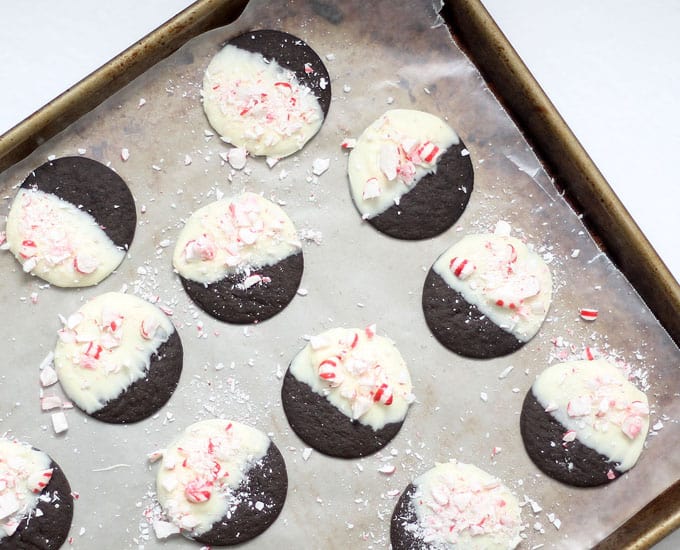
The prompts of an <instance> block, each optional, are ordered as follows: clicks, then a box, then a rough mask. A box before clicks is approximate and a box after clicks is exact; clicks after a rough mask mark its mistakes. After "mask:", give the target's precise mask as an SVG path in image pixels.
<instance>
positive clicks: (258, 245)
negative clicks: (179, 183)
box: [173, 193, 304, 324]
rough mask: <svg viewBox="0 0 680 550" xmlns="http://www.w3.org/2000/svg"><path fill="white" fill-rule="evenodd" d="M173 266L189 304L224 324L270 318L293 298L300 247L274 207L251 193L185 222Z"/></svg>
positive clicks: (290, 225)
mask: <svg viewBox="0 0 680 550" xmlns="http://www.w3.org/2000/svg"><path fill="white" fill-rule="evenodd" d="M173 265H174V267H175V269H176V270H177V273H178V274H179V276H180V279H181V281H182V285H183V286H184V289H185V290H186V292H187V294H188V295H189V296H190V297H191V299H192V300H193V301H194V302H195V303H196V304H197V305H198V306H199V307H200V308H201V309H203V310H204V311H205V312H207V313H209V314H210V315H212V316H213V317H215V318H217V319H219V320H221V321H225V322H228V323H237V324H248V323H257V322H259V321H264V320H265V319H269V318H270V317H273V316H274V315H276V314H277V313H279V312H280V311H281V310H282V309H283V308H285V307H286V306H287V305H288V304H289V303H290V301H291V300H292V299H293V298H294V297H295V293H296V292H297V289H298V287H299V285H300V280H301V279H302V271H303V267H304V262H303V259H302V245H301V243H300V240H299V239H298V237H297V233H296V230H295V226H294V225H293V222H292V221H291V220H290V218H289V217H288V216H287V215H286V213H285V212H284V211H283V210H282V209H281V207H279V206H278V205H276V204H274V203H272V202H271V201H268V200H266V199H264V198H262V197H261V196H260V195H257V194H255V193H244V194H242V195H239V196H238V197H235V198H232V199H221V200H219V201H215V202H213V203H211V204H208V205H206V206H204V207H202V208H200V209H199V210H197V211H196V212H194V213H193V214H192V215H191V217H190V218H189V219H188V220H187V222H186V224H185V226H184V228H182V231H181V232H180V234H179V237H178V238H177V244H176V246H175V251H174V255H173Z"/></svg>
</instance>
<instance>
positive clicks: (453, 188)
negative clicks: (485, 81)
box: [366, 141, 474, 240]
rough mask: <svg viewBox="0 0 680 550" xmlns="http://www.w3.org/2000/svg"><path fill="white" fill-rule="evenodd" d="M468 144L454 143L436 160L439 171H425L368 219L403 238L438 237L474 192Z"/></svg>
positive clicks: (393, 234) (380, 229) (462, 209)
mask: <svg viewBox="0 0 680 550" xmlns="http://www.w3.org/2000/svg"><path fill="white" fill-rule="evenodd" d="M464 149H465V145H464V144H463V142H462V141H460V142H459V143H458V144H457V145H452V146H451V147H449V149H447V150H446V151H445V152H444V154H442V156H441V157H440V158H439V160H438V161H437V170H436V172H434V173H432V174H426V175H425V176H423V178H422V179H421V180H420V181H419V182H418V184H417V185H415V186H414V187H413V189H411V190H410V191H409V192H408V193H406V194H405V195H402V196H401V198H400V199H399V204H395V205H393V206H391V207H390V208H388V209H387V210H385V212H382V213H381V214H378V215H377V216H375V217H373V218H369V219H368V220H366V221H367V222H368V223H370V224H371V225H372V226H373V227H375V228H376V229H377V230H378V231H380V232H382V233H385V234H386V235H389V236H390V237H394V238H396V239H404V240H421V239H429V238H432V237H436V236H437V235H439V234H441V233H443V232H444V231H446V230H447V229H449V228H450V227H451V226H452V225H453V224H454V223H456V221H458V218H460V216H461V215H462V214H463V212H464V211H465V207H466V206H467V204H468V201H469V200H470V195H471V194H472V186H473V183H474V174H473V170H472V161H471V160H470V156H469V155H462V154H461V153H462V151H463V150H464Z"/></svg>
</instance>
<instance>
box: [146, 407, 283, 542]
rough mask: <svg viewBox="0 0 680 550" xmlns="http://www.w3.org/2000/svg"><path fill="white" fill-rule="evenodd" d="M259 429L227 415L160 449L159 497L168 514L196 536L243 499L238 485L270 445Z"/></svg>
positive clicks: (195, 427) (200, 424)
mask: <svg viewBox="0 0 680 550" xmlns="http://www.w3.org/2000/svg"><path fill="white" fill-rule="evenodd" d="M269 445H270V441H269V438H268V437H267V436H266V435H265V434H264V433H262V432H260V431H259V430H257V429H255V428H251V427H250V426H246V425H244V424H241V423H239V422H232V421H228V420H220V419H214V420H204V421H202V422H197V423H195V424H192V425H191V426H189V427H188V428H186V429H185V430H184V432H182V433H181V434H180V436H179V437H178V438H177V439H176V440H175V441H173V442H172V444H171V445H170V446H168V447H167V448H166V449H165V450H163V451H162V452H161V454H162V461H161V465H160V469H159V470H158V475H157V477H156V492H157V495H158V501H159V503H160V505H161V507H162V508H163V510H164V512H165V514H166V515H167V516H168V519H169V520H170V521H171V522H172V523H174V524H175V525H177V526H178V527H179V528H180V529H182V530H185V531H189V532H191V533H192V534H193V535H200V534H202V533H205V532H206V531H209V530H210V528H211V527H212V525H213V524H214V523H215V522H216V521H219V520H221V519H223V518H225V517H227V515H228V512H229V511H230V509H231V508H232V507H233V505H234V503H235V500H236V499H238V498H240V496H239V495H238V494H237V492H236V489H237V488H238V486H239V485H240V483H241V481H243V479H244V478H246V477H247V475H248V470H249V469H250V467H251V466H252V465H253V464H255V463H257V462H258V461H259V460H261V459H262V458H263V457H264V456H265V454H266V453H267V450H268V449H269Z"/></svg>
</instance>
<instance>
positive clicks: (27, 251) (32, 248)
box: [19, 239, 38, 259]
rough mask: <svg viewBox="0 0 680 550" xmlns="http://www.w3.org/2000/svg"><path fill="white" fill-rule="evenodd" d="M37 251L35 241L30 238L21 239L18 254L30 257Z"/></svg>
mask: <svg viewBox="0 0 680 550" xmlns="http://www.w3.org/2000/svg"><path fill="white" fill-rule="evenodd" d="M37 253H38V245H37V244H35V241H32V240H30V239H25V240H23V241H21V248H20V249H19V255H20V256H21V257H22V258H24V259H28V258H32V257H33V256H35V255H36V254H37Z"/></svg>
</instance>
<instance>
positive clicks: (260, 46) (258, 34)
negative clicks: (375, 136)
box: [224, 29, 332, 117]
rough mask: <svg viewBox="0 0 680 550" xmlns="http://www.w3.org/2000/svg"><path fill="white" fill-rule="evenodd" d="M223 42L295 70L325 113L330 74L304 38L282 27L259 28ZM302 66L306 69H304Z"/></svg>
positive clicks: (298, 77)
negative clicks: (278, 29)
mask: <svg viewBox="0 0 680 550" xmlns="http://www.w3.org/2000/svg"><path fill="white" fill-rule="evenodd" d="M226 44H231V45H232V46H236V47H237V48H241V49H242V50H247V51H249V52H254V53H260V54H262V56H263V57H264V58H265V59H266V60H267V61H270V60H272V59H273V60H275V61H276V62H277V63H278V64H279V65H280V66H281V67H284V68H286V69H288V70H289V71H292V72H293V73H295V77H296V78H297V80H298V82H300V83H301V84H303V85H305V86H306V87H307V88H309V89H310V90H312V92H313V94H314V95H315V96H316V98H317V99H318V101H319V105H320V106H321V110H322V111H323V114H324V117H326V116H328V110H329V108H330V105H331V95H332V94H331V78H330V76H329V74H328V70H327V69H326V66H325V65H324V64H323V61H321V58H320V57H319V56H318V54H317V53H316V52H315V51H314V50H313V49H312V48H311V47H309V46H308V45H307V44H306V43H305V42H304V41H302V40H301V39H299V38H298V37H296V36H293V35H292V34H288V33H285V32H282V31H276V30H272V29H261V30H255V31H249V32H247V33H244V34H241V35H239V36H237V37H235V38H231V39H230V40H229V41H228V42H227V43H226ZM226 44H224V45H226ZM305 66H307V67H309V69H307V70H305Z"/></svg>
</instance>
